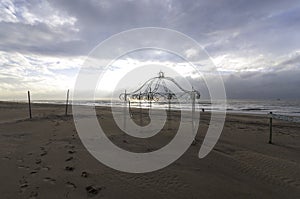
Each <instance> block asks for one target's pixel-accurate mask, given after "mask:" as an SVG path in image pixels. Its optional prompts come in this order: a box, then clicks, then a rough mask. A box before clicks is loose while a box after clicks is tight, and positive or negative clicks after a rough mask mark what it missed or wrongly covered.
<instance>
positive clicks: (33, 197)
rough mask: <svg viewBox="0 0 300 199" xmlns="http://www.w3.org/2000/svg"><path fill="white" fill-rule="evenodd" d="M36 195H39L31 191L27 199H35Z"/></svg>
mask: <svg viewBox="0 0 300 199" xmlns="http://www.w3.org/2000/svg"><path fill="white" fill-rule="evenodd" d="M38 195H39V194H38V192H36V191H32V192H31V193H30V196H29V199H36V198H37V197H38Z"/></svg>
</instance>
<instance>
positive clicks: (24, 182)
mask: <svg viewBox="0 0 300 199" xmlns="http://www.w3.org/2000/svg"><path fill="white" fill-rule="evenodd" d="M19 183H20V185H19V187H20V192H24V191H25V190H26V189H27V188H28V186H29V184H28V182H27V180H26V179H25V177H24V176H23V178H22V179H21V180H19Z"/></svg>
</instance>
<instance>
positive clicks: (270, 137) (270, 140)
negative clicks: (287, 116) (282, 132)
mask: <svg viewBox="0 0 300 199" xmlns="http://www.w3.org/2000/svg"><path fill="white" fill-rule="evenodd" d="M272 114H273V113H272V112H270V124H269V126H270V135H269V144H272V119H273V118H272Z"/></svg>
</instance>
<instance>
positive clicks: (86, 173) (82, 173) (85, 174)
mask: <svg viewBox="0 0 300 199" xmlns="http://www.w3.org/2000/svg"><path fill="white" fill-rule="evenodd" d="M88 176H89V173H88V172H86V171H83V172H81V177H83V178H87V177H88Z"/></svg>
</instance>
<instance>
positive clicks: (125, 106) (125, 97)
mask: <svg viewBox="0 0 300 199" xmlns="http://www.w3.org/2000/svg"><path fill="white" fill-rule="evenodd" d="M126 109H127V93H126V89H125V95H124V109H123V114H124V118H123V120H124V121H123V128H124V131H125V130H126V120H127V117H126V114H127V110H126Z"/></svg>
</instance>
